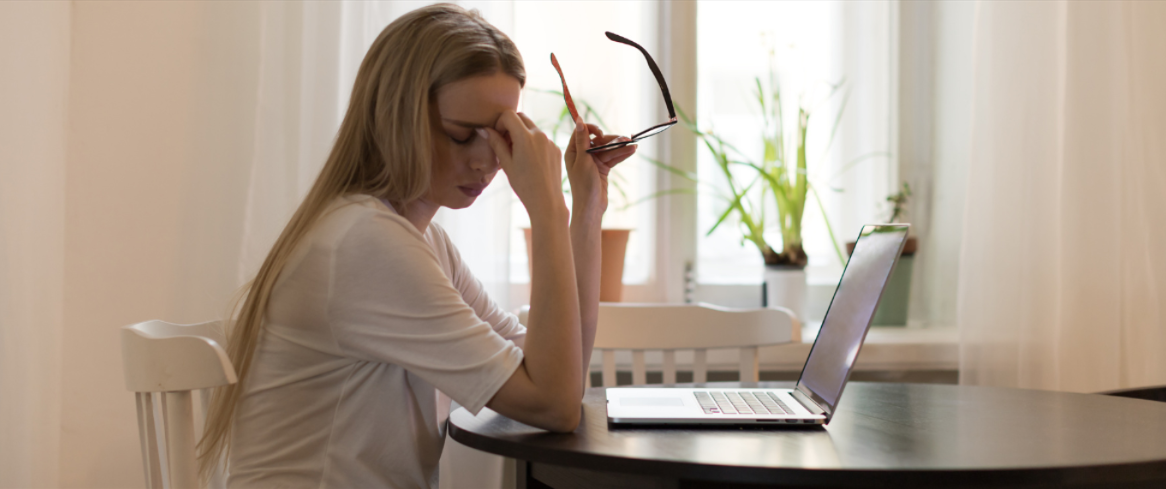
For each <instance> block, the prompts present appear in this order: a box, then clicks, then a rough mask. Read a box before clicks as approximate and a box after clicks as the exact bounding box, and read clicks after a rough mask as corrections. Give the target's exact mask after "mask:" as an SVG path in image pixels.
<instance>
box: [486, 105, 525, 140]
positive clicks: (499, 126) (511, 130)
mask: <svg viewBox="0 0 1166 489" xmlns="http://www.w3.org/2000/svg"><path fill="white" fill-rule="evenodd" d="M494 130H495V131H497V132H504V133H508V134H515V133H518V132H523V133H526V134H530V128H528V127H527V126H526V122H525V121H523V120H522V119H521V118H520V117H519V116H518V113H517V112H514V111H513V110H507V111H504V112H502V115H500V116H498V122H496V123H494ZM510 140H511V141H513V140H514V136H513V135H512V136H510Z"/></svg>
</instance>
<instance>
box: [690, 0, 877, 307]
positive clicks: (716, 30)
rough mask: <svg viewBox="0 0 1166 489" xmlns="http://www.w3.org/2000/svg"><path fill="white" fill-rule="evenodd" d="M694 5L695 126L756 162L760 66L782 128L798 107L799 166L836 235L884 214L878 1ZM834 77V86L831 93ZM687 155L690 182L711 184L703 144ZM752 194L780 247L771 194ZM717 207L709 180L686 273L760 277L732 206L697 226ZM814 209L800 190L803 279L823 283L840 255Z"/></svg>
mask: <svg viewBox="0 0 1166 489" xmlns="http://www.w3.org/2000/svg"><path fill="white" fill-rule="evenodd" d="M697 8H698V21H697V39H698V41H697V56H698V60H699V61H698V75H697V76H698V80H697V113H698V114H699V115H698V119H699V120H700V123H701V128H702V129H703V130H708V129H712V130H714V131H715V132H716V133H717V134H719V135H720V136H721V137H723V138H725V139H726V140H727V141H729V142H730V143H732V144H733V145H734V146H736V147H737V148H739V149H740V150H741V151H742V152H743V153H745V155H746V156H747V157H748V158H749V159H750V160H752V161H760V159H761V156H762V152H763V146H762V143H761V134H762V126H763V123H762V118H761V112H760V108H759V105H758V103H757V100H756V85H755V84H756V82H755V79H759V80H760V81H761V83H762V84H763V85H768V84H769V82H768V80H769V78H770V76H771V73H772V74H773V75H774V76H775V79H776V83H777V86H778V87H779V88H780V91H781V95H782V101H783V106H784V107H783V109H784V110H783V119H784V121H785V127H786V128H785V133H786V134H791V132H792V131H794V130H796V124H797V122H796V121H797V113H798V109H799V107H801V108H804V109H806V110H808V111H809V112H810V124H809V128H808V131H807V143H806V147H807V151H806V152H807V159H808V164H807V168H808V175H809V179H810V183H811V185H812V186H814V189H816V191H817V193H818V196H819V197H820V198H821V199H822V204H823V206H824V207H825V208H826V212H827V215H828V216H829V217H830V224H831V225H832V227H833V231H834V233H835V237H836V238H837V239H838V241H839V243H838V245H839V246H842V245H843V243H844V242H845V241H846V240H849V239H852V236H851V235H852V234H853V232H852V231H853V230H856V229H858V228H859V227H860V226H861V224H862V223H864V222H871V221H878V220H881V219H885V216H880V215H879V214H880V212H878V211H881V210H882V207H883V206H882V204H883V199H884V198H885V196H886V195H887V194H889V193H890V189H892V188H894V187H895V185H894V184H893V183H892V182H893V181H894V180H893V178H894V177H895V175H894V171H893V168H894V166H893V165H892V162H893V160H894V158H893V154H892V151H891V148H892V147H893V144H894V140H893V135H894V131H893V130H892V129H893V127H894V110H893V107H894V98H893V97H892V95H893V90H892V88H893V86H894V85H893V79H892V73H893V70H892V66H891V62H892V61H893V57H892V56H891V55H890V54H891V52H892V50H891V49H892V46H891V42H890V40H891V36H890V35H889V33H890V30H891V29H890V28H891V25H890V24H891V20H892V19H891V16H890V15H889V13H890V4H889V3H886V2H872V3H859V4H849V3H834V2H725V1H716V2H708V1H701V2H698V6H697ZM838 84H842V86H841V88H840V89H839V90H837V91H834V90H833V89H832V87H833V86H834V85H838ZM844 101H845V107H844V106H843V105H844ZM840 110H841V111H842V112H841V119H838V129H837V133H834V135H833V139H831V135H832V133H833V126H834V124H835V117H836V116H837V115H838V114H839V111H840ZM795 144H796V141H795V140H794V138H787V140H786V153H787V154H794V152H795V151H796V146H795ZM697 161H698V164H697V170H698V173H699V176H700V179H701V180H702V182H706V183H708V182H711V183H714V184H715V186H719V187H720V188H722V189H723V188H724V187H725V185H726V184H725V181H724V178H723V177H722V176H721V171H720V170H719V169H718V167H717V166H716V163H715V162H714V160H713V157H712V156H711V154H710V153H709V152H708V151H707V150H706V149H705V148H703V147H702V148H699V149H698V159H697ZM742 169H743V168H742ZM740 173H742V174H745V173H748V172H745V171H742V172H740ZM757 197H758V198H757V199H755V201H756V202H762V200H761V199H760V198H759V197H760V196H757ZM764 202H765V205H766V206H767V208H766V210H765V216H766V221H767V225H766V232H765V238H766V241H767V242H768V243H769V244H770V245H771V246H772V247H773V248H774V249H775V250H780V246H781V233H780V229H779V228H778V227H777V222H776V215H777V213H776V207H775V205H774V204H773V199H772V197H771V196H770V197H768V198H766V199H765V201H764ZM726 206H727V204H726V203H725V202H724V201H722V200H720V199H717V198H716V197H715V192H713V191H711V190H710V186H707V185H706V186H705V187H704V188H702V191H701V193H700V198H699V200H698V212H697V214H698V215H697V221H698V225H697V229H698V232H699V234H700V237H699V238H698V243H697V261H696V272H697V280H698V282H699V283H701V284H702V285H706V284H707V285H716V284H722V285H723V284H757V283H760V281H761V266H762V263H763V261H762V259H761V255H760V252H759V251H758V250H757V248H756V247H755V246H754V245H753V244H752V243H747V242H746V243H745V244H744V245H741V242H742V240H741V232H740V231H739V230H738V228H737V226H738V221H737V220H736V219H735V216H731V217H730V218H729V220H727V221H726V222H724V223H722V224H721V225H720V226H719V227H718V228H717V229H716V230H715V231H714V232H713V233H712V234H709V235H708V236H705V233H706V232H707V231H708V230H709V229H710V228H711V227H712V225H713V224H714V223H715V222H716V220H717V219H718V217H719V216H720V215H721V214H722V213H723V212H724V210H725V209H726ZM821 209H822V208H821V207H819V206H818V205H817V203H816V199H815V198H814V196H813V194H811V195H808V196H807V202H806V211H805V214H804V220H803V230H802V236H803V241H804V243H803V245H804V247H805V249H806V253H807V255H808V256H809V260H810V263H809V266H808V267H807V275H808V277H809V281H810V283H811V284H814V283H824V284H833V283H836V282H837V279H838V276H839V274H840V273H841V270H842V265H843V262H842V261H840V260H839V257H838V253H837V251H836V249H835V246H834V244H832V243H831V238H830V233H829V232H828V229H827V225H826V220H825V219H824V218H823V215H822V212H821Z"/></svg>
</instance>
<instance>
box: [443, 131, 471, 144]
mask: <svg viewBox="0 0 1166 489" xmlns="http://www.w3.org/2000/svg"><path fill="white" fill-rule="evenodd" d="M474 134H475V133H474V132H473V131H470V135H469V136H468V137H466V138H465V139H458V138H455V137H453V136H452V135H450V136H449V140H450V141H453V142H454V143H455V144H460V145H466V144H470V141H473V140H474Z"/></svg>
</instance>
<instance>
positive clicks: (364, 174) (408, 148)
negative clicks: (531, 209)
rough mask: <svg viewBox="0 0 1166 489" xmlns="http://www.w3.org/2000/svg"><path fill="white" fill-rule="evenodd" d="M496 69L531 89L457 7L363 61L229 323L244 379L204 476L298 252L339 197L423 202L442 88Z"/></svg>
mask: <svg viewBox="0 0 1166 489" xmlns="http://www.w3.org/2000/svg"><path fill="white" fill-rule="evenodd" d="M499 71H501V72H502V73H505V74H507V75H510V76H513V77H514V78H516V79H517V80H518V82H519V83H520V84H521V85H525V83H526V72H525V69H524V68H523V63H522V56H521V55H520V54H519V53H518V48H517V47H515V45H514V43H513V42H512V41H511V40H510V38H508V37H506V35H505V34H503V33H502V32H501V31H499V30H498V29H497V28H495V27H494V26H492V25H490V24H489V23H487V22H486V21H485V19H483V18H482V17H481V15H479V14H478V13H477V12H476V11H467V10H465V9H463V8H461V7H458V6H456V5H451V4H437V5H431V6H428V7H423V8H419V9H417V10H414V11H412V12H409V13H407V14H405V15H403V16H401V17H400V18H398V19H397V20H395V21H393V22H392V23H391V24H389V25H388V27H385V30H384V31H382V32H381V34H380V35H379V36H377V39H376V41H374V42H373V44H372V47H370V48H369V50H368V54H366V55H365V57H364V61H362V62H361V64H360V70H359V71H358V72H357V75H356V83H355V84H354V86H353V88H352V98H351V99H350V101H349V104H348V111H347V113H345V115H344V120H343V121H342V122H341V123H340V131H339V133H338V134H337V137H336V143H335V145H333V146H332V152H331V153H330V154H329V155H328V160H327V162H326V163H325V164H324V169H323V170H322V171H321V172H320V176H319V177H318V178H317V179H316V182H315V184H313V185H312V189H311V190H310V191H309V192H308V195H307V197H305V198H304V201H303V203H301V204H300V206H299V208H298V209H297V210H296V212H295V214H294V215H293V216H292V218H291V221H290V222H289V223H288V225H287V227H285V228H284V230H283V232H282V233H281V234H280V236H279V239H278V240H277V241H276V242H275V246H273V247H272V249H271V252H270V253H268V254H267V258H266V259H265V260H264V261H263V266H262V267H260V268H259V272H258V274H257V275H256V276H255V278H254V279H253V280H252V281H251V282H249V283H248V284H247V285H245V286H244V287H243V288H242V290H241V291H240V292H241V297H240V299H237V300H236V301H234V303H233V304H232V305H231V310H230V311H231V312H230V314H229V315H228V317H227V320H226V321H224V323H225V324H227V337H228V339H227V353H228V354H229V355H230V357H231V363H232V364H234V366H235V368H236V370H237V373H238V377H239V382H238V383H236V384H233V385H229V386H225V387H220V388H218V389H216V390H215V392H214V393H213V394H212V396H211V402H210V407H209V409H208V410H207V422H206V428H205V429H204V431H203V437H202V439H201V440H200V441H199V444H198V459H199V466H200V472H201V473H202V475H203V477H204V478H205V477H207V476H208V475H209V474H210V472H211V471H212V469H213V468H214V466H215V464H216V463H217V462H218V461H219V460H221V459H222V458H223V457H225V456H227V455H228V454H229V453H230V439H231V431H232V427H233V424H234V420H235V412H236V408H237V406H238V404H239V400H240V398H241V397H242V387H243V385H244V383H245V381H246V379H247V374H248V372H249V371H250V369H251V360H252V358H253V356H254V354H255V347H256V345H257V343H258V341H259V336H260V333H261V331H262V330H263V320H264V315H265V313H266V311H267V306H268V303H269V300H270V298H271V291H272V289H273V287H274V285H275V282H276V279H278V278H279V274H280V272H281V271H282V270H283V268H284V266H285V265H286V264H287V262H288V258H289V257H290V256H291V254H292V251H293V250H295V248H296V245H297V244H299V242H300V241H301V240H302V239H303V238H304V236H305V235H306V234H307V233H308V231H309V230H310V229H311V227H312V224H313V223H314V222H316V221H317V220H318V219H319V217H320V215H321V214H322V212H323V211H324V209H325V208H326V207H327V206H328V205H329V204H330V203H331V202H332V201H334V200H335V199H336V198H337V197H339V196H342V195H349V194H369V195H373V196H376V197H380V198H384V199H386V200H388V201H390V202H392V203H393V204H394V205H399V206H408V204H409V203H410V202H413V201H415V200H416V199H418V198H419V197H421V196H422V194H423V193H424V192H425V191H426V190H427V189H428V188H429V181H430V173H431V170H430V166H431V164H432V151H433V139H432V137H431V132H430V131H431V126H430V124H431V121H430V114H431V112H430V111H431V110H432V104H433V103H434V100H435V94H436V92H437V90H438V89H439V88H441V87H442V86H444V85H446V84H449V83H452V82H455V81H458V80H462V79H465V78H469V77H473V76H479V75H489V74H493V73H497V72H499ZM399 208H400V207H399ZM240 303H241V306H240Z"/></svg>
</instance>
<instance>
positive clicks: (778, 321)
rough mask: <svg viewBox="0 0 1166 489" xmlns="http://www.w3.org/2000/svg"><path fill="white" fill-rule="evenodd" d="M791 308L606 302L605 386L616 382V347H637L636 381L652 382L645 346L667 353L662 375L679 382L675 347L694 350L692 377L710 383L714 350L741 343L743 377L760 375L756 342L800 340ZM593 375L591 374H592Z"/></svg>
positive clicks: (602, 334)
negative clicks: (645, 359)
mask: <svg viewBox="0 0 1166 489" xmlns="http://www.w3.org/2000/svg"><path fill="white" fill-rule="evenodd" d="M801 328H802V326H801V323H799V322H798V320H797V318H795V317H794V315H793V313H792V312H790V310H789V309H785V308H780V307H769V308H760V309H729V308H724V307H718V306H714V305H710V304H631V303H606V302H605V303H601V304H600V305H599V327H598V331H597V332H596V334H595V349H596V350H598V351H601V352H602V355H603V385H604V386H609V387H611V386H615V385H616V381H615V351H616V350H631V351H632V384H633V385H642V384H646V383H647V369H646V367H645V364H644V351H645V350H662V351H663V353H664V365H663V380H664V383H665V384H675V383H676V350H692V351H693V382H697V383H700V382H705V381H707V375H708V357H707V351H708V350H709V349H717V348H737V349H739V351H740V373H741V376H740V379H741V381H742V382H756V381H757V380H758V377H759V375H760V372H759V368H758V355H757V347H760V346H767V345H777V344H783V343H789V342H792V341H801ZM588 380H590V379H588Z"/></svg>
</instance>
